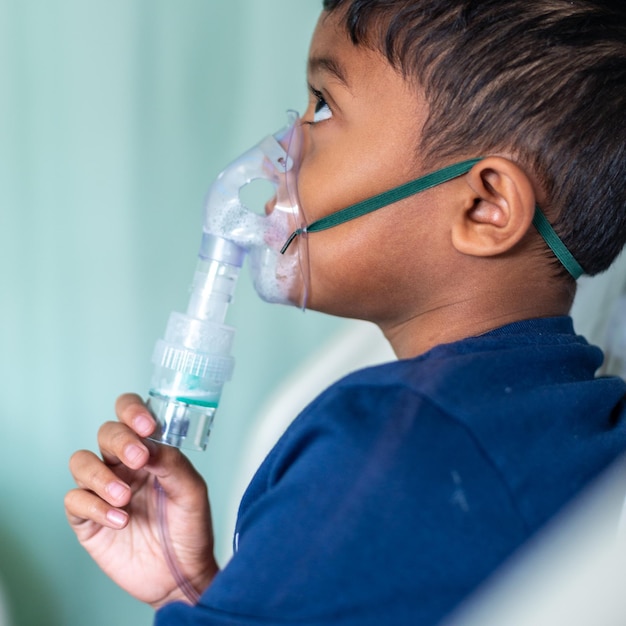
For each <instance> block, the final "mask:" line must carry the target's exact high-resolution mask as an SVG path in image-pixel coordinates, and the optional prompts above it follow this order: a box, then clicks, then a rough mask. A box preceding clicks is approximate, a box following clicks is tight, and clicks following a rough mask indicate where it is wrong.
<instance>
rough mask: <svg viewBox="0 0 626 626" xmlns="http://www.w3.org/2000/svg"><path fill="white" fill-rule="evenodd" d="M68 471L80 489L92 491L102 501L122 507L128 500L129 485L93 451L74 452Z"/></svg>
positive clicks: (129, 493) (129, 494)
mask: <svg viewBox="0 0 626 626" xmlns="http://www.w3.org/2000/svg"><path fill="white" fill-rule="evenodd" d="M70 472H71V473H72V476H73V477H74V481H75V482H76V484H77V485H78V487H80V489H81V490H88V491H90V492H92V493H93V494H94V495H95V496H97V498H98V499H100V500H102V501H103V502H104V503H106V504H109V505H112V506H115V507H123V506H126V505H127V504H128V503H129V502H130V498H131V495H132V494H131V489H130V486H129V485H128V484H127V483H126V482H125V481H124V480H123V479H122V478H120V477H119V476H118V475H117V474H116V473H115V472H114V471H113V470H112V469H111V468H110V467H108V466H107V465H105V464H104V463H103V462H102V461H101V460H100V459H99V458H98V457H97V456H96V455H95V454H93V452H90V451H88V450H79V451H78V452H75V453H74V454H73V455H72V456H71V457H70Z"/></svg>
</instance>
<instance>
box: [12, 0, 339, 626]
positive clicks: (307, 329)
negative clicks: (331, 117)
mask: <svg viewBox="0 0 626 626" xmlns="http://www.w3.org/2000/svg"><path fill="white" fill-rule="evenodd" d="M320 5H321V2H320V0H297V2H295V1H294V0H228V1H226V0H176V1H173V0H106V1H104V0H0V216H1V221H0V294H1V298H2V307H1V309H0V355H1V357H2V358H0V385H1V389H2V402H1V404H0V426H1V430H0V433H1V434H0V496H1V498H0V502H1V504H0V579H1V580H2V581H3V584H4V588H5V593H6V595H7V597H8V600H9V604H10V610H11V614H12V617H13V621H14V623H15V624H18V625H19V626H34V625H39V624H46V626H74V625H76V626H79V625H80V626H84V625H85V624H89V625H90V626H99V625H100V624H102V625H104V624H107V625H108V624H111V623H114V624H116V625H118V626H124V625H133V626H136V625H138V624H149V623H150V622H151V616H152V611H151V610H150V609H149V608H146V607H143V606H142V605H140V604H139V603H137V602H135V601H134V600H132V599H130V598H129V597H127V596H126V595H125V594H124V593H123V592H122V591H120V590H118V589H117V588H116V587H115V586H114V585H113V584H112V583H110V582H108V580H107V579H106V578H105V576H104V575H103V574H101V573H100V571H99V570H98V569H97V567H96V566H95V565H93V564H92V563H91V561H90V559H89V557H88V556H87V555H86V554H85V553H84V552H83V551H82V549H81V548H80V547H79V546H78V544H77V542H76V540H75V538H74V535H73V533H72V532H71V531H70V530H69V528H68V526H67V524H66V522H65V517H64V513H63V506H62V505H63V495H64V493H65V491H66V490H67V489H69V488H70V487H71V486H72V483H71V479H70V475H69V471H68V469H67V461H68V458H69V456H70V454H71V453H72V452H73V451H74V450H76V449H78V448H92V449H94V448H95V444H96V432H97V429H98V427H99V425H100V424H101V423H102V422H103V421H105V420H106V419H110V418H112V416H113V411H112V407H113V403H114V401H115V398H116V396H117V395H118V394H119V393H121V392H124V391H128V390H135V391H138V392H140V393H144V392H145V391H147V387H148V382H149V377H150V372H151V363H150V358H151V353H152V348H153V345H154V342H155V340H156V339H157V337H159V336H161V334H162V333H163V330H164V328H165V323H166V320H167V317H168V315H169V312H170V311H171V310H173V309H180V308H184V307H185V306H186V304H187V288H188V285H189V283H190V281H191V278H192V274H193V269H194V266H195V259H196V253H197V249H198V245H199V241H200V233H201V218H202V202H203V197H204V193H205V191H206V189H207V187H208V185H209V184H210V182H211V181H212V179H213V177H214V176H215V175H216V174H217V173H218V171H219V170H220V169H221V168H222V167H223V166H224V165H225V164H226V163H228V162H229V161H230V160H231V159H232V158H234V157H236V156H238V155H239V154H240V153H241V152H243V150H245V149H247V148H248V147H250V146H251V145H252V144H254V143H256V142H257V141H258V140H259V139H260V138H261V137H263V136H264V135H266V134H268V133H269V132H273V131H275V130H276V129H278V128H279V127H280V126H281V125H283V124H284V123H285V121H286V118H285V110H286V109H287V108H295V109H299V110H300V111H302V110H303V109H304V107H305V104H306V101H307V93H306V81H305V60H306V53H307V46H308V40H309V37H310V34H311V32H312V30H313V28H314V25H315V21H316V18H317V15H318V13H319V9H320ZM229 321H230V323H232V324H233V325H235V326H236V327H237V329H238V331H237V337H236V346H235V357H236V359H237V366H236V369H235V377H234V380H233V381H232V382H231V383H230V384H229V385H228V386H227V388H226V390H225V393H224V396H223V398H222V404H221V407H220V410H219V413H218V415H217V418H216V425H215V429H214V432H213V435H212V438H211V442H210V444H209V449H208V450H207V451H206V452H205V453H199V454H195V455H193V459H194V461H195V462H196V463H197V465H198V466H199V467H200V470H201V471H202V472H203V473H204V475H205V476H206V477H207V480H208V482H209V485H210V489H211V495H212V502H213V510H214V515H215V526H216V532H217V534H218V541H219V542H220V545H221V546H225V545H228V543H229V534H230V528H229V527H228V526H229V523H228V520H230V519H231V515H230V514H229V512H228V511H226V510H225V507H226V503H227V502H229V501H230V498H229V496H230V492H231V489H232V480H233V476H234V475H235V474H236V472H237V467H238V463H239V459H238V454H239V452H240V445H239V442H240V441H241V440H242V438H243V437H244V436H245V434H246V433H247V431H248V430H249V428H250V426H251V423H252V421H253V418H254V416H255V411H256V410H257V407H259V406H260V405H261V404H262V403H263V402H264V400H265V398H266V396H267V395H268V394H269V393H270V392H271V390H272V389H273V388H274V387H275V386H276V384H277V383H278V381H280V380H281V378H283V377H284V375H285V374H286V373H287V372H289V371H290V370H291V369H292V368H293V367H294V364H296V363H298V362H299V361H301V360H302V359H303V358H304V357H306V355H307V354H309V353H310V352H311V351H312V350H313V349H314V348H315V347H316V346H317V345H319V344H320V343H321V342H323V341H324V340H326V339H327V338H328V337H329V336H331V335H332V334H333V333H334V332H336V331H337V330H339V329H340V328H341V327H342V325H343V324H344V323H345V322H341V321H338V320H332V319H330V318H325V317H323V316H320V315H316V314H312V313H310V312H307V313H306V314H302V313H301V312H299V311H297V310H296V309H289V308H286V307H277V306H270V305H267V304H264V303H262V302H261V301H259V300H258V299H257V297H256V296H255V294H254V292H253V290H252V288H251V287H250V285H249V280H248V279H247V276H243V277H242V280H241V281H240V284H239V288H238V292H237V301H236V303H235V305H233V307H231V315H230V318H229ZM220 558H221V559H222V561H223V560H225V559H226V558H228V550H227V549H226V548H223V547H222V548H221V554H220Z"/></svg>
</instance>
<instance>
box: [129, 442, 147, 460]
mask: <svg viewBox="0 0 626 626" xmlns="http://www.w3.org/2000/svg"><path fill="white" fill-rule="evenodd" d="M125 453H126V459H127V460H128V461H130V462H131V463H132V464H136V463H139V462H140V461H141V460H143V457H144V456H145V455H146V450H145V448H142V447H140V446H138V445H135V444H131V445H130V446H128V447H127V448H126V450H125Z"/></svg>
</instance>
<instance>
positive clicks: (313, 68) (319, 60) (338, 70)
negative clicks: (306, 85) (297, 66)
mask: <svg viewBox="0 0 626 626" xmlns="http://www.w3.org/2000/svg"><path fill="white" fill-rule="evenodd" d="M308 67H309V73H311V74H314V73H315V72H320V71H322V72H328V73H329V74H332V75H333V76H334V77H335V78H336V79H337V80H338V81H339V82H340V83H342V84H343V85H344V86H346V87H348V86H349V85H348V79H347V76H346V71H345V69H344V68H343V66H342V65H341V64H340V63H339V62H338V61H336V60H335V59H333V58H331V57H311V58H310V59H309V61H308Z"/></svg>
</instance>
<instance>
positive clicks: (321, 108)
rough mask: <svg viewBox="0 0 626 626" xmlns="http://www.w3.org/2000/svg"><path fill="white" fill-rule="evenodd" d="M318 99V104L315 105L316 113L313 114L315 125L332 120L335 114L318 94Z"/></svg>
mask: <svg viewBox="0 0 626 626" xmlns="http://www.w3.org/2000/svg"><path fill="white" fill-rule="evenodd" d="M316 98H317V102H316V103H315V111H314V113H313V123H315V124H317V122H323V121H324V120H327V119H330V118H331V117H332V116H333V112H332V111H331V110H330V107H329V106H328V104H327V103H326V100H324V98H322V97H321V96H320V95H318V94H316Z"/></svg>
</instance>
